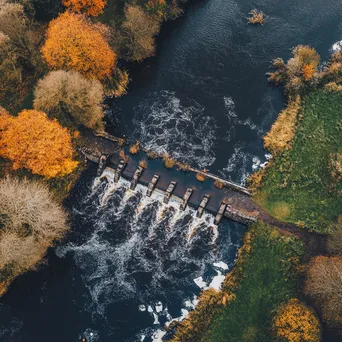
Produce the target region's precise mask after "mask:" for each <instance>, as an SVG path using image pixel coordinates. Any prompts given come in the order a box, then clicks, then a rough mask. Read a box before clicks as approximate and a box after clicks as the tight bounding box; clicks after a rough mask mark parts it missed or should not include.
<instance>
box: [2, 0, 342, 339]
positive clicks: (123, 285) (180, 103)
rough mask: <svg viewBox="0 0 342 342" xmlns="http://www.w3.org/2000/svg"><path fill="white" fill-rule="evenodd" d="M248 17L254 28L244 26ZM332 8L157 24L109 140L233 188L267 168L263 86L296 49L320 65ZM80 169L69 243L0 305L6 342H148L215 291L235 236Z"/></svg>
mask: <svg viewBox="0 0 342 342" xmlns="http://www.w3.org/2000/svg"><path fill="white" fill-rule="evenodd" d="M253 8H258V9H260V10H262V11H263V12H264V13H265V14H266V15H267V21H266V24H265V25H264V26H252V25H248V24H247V19H246V17H247V16H248V12H249V11H250V10H252V9H253ZM341 11H342V2H340V1H336V0H286V1H280V0H256V1H251V0H236V1H233V0H193V1H190V3H189V4H188V5H187V7H186V11H185V14H184V15H183V16H182V17H181V18H179V19H177V20H175V21H172V22H168V23H166V24H164V25H163V27H162V31H161V34H160V36H159V37H158V39H157V44H158V48H157V53H156V56H155V57H153V58H151V59H148V60H147V61H145V62H143V63H141V64H136V65H132V66H129V69H130V76H131V78H132V82H131V83H130V87H129V92H128V94H127V96H125V97H123V98H121V99H117V100H113V101H112V102H111V106H112V110H111V112H110V113H109V121H110V125H108V131H109V132H111V133H114V134H120V135H122V134H125V135H126V136H127V137H128V138H129V139H130V140H131V141H135V140H139V141H141V142H142V143H143V144H144V145H145V146H146V147H148V148H150V149H152V150H156V151H157V152H168V153H169V154H171V155H172V156H173V157H175V158H176V159H178V160H180V161H184V162H187V163H190V164H192V165H193V166H196V167H199V168H207V169H209V170H210V171H211V172H213V173H216V174H218V175H221V176H222V177H225V178H227V179H231V180H233V181H235V182H237V183H241V184H243V183H244V181H245V179H246V177H247V176H248V174H250V173H251V172H252V171H253V170H254V169H256V168H258V167H260V165H261V164H262V163H264V162H265V161H266V160H267V158H266V156H265V151H264V150H263V147H262V141H261V137H262V135H263V134H265V132H267V130H268V129H269V128H270V126H271V124H272V122H273V121H274V120H275V118H276V116H277V113H278V112H279V111H280V110H281V109H282V108H283V106H284V98H283V96H282V95H281V93H280V92H279V90H278V89H273V88H272V87H270V86H268V85H267V81H266V77H265V73H266V72H267V71H268V70H269V69H268V68H269V65H270V61H271V60H272V59H273V58H276V57H283V58H284V59H287V58H288V57H289V55H290V49H291V48H292V47H293V46H295V45H297V44H309V45H311V46H313V47H315V48H316V49H317V50H318V51H319V53H320V54H321V56H322V60H323V61H324V60H326V59H327V57H328V55H329V53H330V49H331V47H332V46H333V44H334V43H335V42H337V41H339V40H341V39H342V25H341V22H340V14H341ZM94 178H95V167H94V166H90V167H89V168H88V170H87V171H86V172H85V173H84V175H83V176H82V178H81V179H80V181H79V183H78V184H77V186H76V187H75V189H74V190H73V192H72V194H71V196H70V198H69V199H68V200H67V201H66V205H67V207H68V209H70V212H71V226H72V230H71V233H70V234H69V235H68V236H67V238H66V239H65V240H64V241H62V242H61V243H60V244H59V245H58V246H57V247H56V248H54V249H53V250H51V251H50V252H49V254H48V257H47V263H46V265H43V266H42V267H40V268H39V270H38V271H37V272H28V273H27V274H25V275H23V276H21V277H19V278H18V279H17V280H16V281H15V282H14V283H13V285H12V286H11V287H10V289H9V291H8V292H7V293H6V294H5V295H4V296H3V297H2V298H1V299H0V340H1V341H6V342H33V341H34V342H46V341H49V342H60V341H63V342H69V341H70V342H72V341H79V340H80V339H81V337H83V336H86V337H87V339H88V341H89V342H95V341H98V342H109V341H111V342H112V341H115V342H116V341H145V342H146V341H151V340H155V341H160V340H161V336H162V335H163V334H164V331H163V326H164V324H165V322H168V321H171V320H172V319H177V318H178V317H181V316H184V315H186V314H187V311H188V310H190V309H191V308H192V307H193V306H194V305H195V304H196V296H197V295H198V294H199V292H200V289H201V288H205V287H208V286H213V287H216V288H218V287H219V285H220V282H221V281H222V279H223V276H224V274H225V273H227V272H228V271H229V269H231V268H232V267H233V265H234V261H235V258H236V255H237V249H238V247H239V246H240V244H241V237H242V235H243V233H244V231H245V229H246V227H244V226H243V225H239V224H236V223H233V222H230V221H228V220H222V222H221V224H220V225H219V226H218V227H215V226H214V225H213V217H212V216H211V215H204V216H203V218H202V219H201V220H198V219H196V218H195V214H194V211H193V210H191V209H188V210H186V211H185V213H180V212H179V210H178V209H177V208H178V204H175V203H174V202H170V205H168V206H162V205H161V204H160V198H159V197H158V195H155V196H154V197H152V198H151V199H147V198H146V197H145V191H146V189H144V188H143V187H141V186H138V187H137V190H136V191H135V192H130V191H128V190H127V187H128V184H127V182H125V181H121V182H120V184H119V186H118V187H117V188H116V189H115V191H112V190H111V189H109V188H108V186H107V185H106V184H104V183H102V184H98V183H97V182H96V181H95V182H94Z"/></svg>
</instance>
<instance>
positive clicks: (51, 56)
mask: <svg viewBox="0 0 342 342" xmlns="http://www.w3.org/2000/svg"><path fill="white" fill-rule="evenodd" d="M41 51H42V55H43V58H44V59H45V61H46V62H47V63H48V64H49V65H50V67H51V68H53V69H64V70H76V71H79V72H80V73H81V74H83V75H84V76H86V77H89V78H98V79H100V80H102V79H104V78H106V77H109V76H110V74H111V72H112V70H113V68H114V66H115V63H116V54H115V53H114V52H113V51H112V50H111V48H110V47H109V45H108V43H107V42H106V40H105V39H104V37H103V36H102V34H101V33H100V32H99V30H97V29H96V27H95V26H94V25H93V24H91V23H90V22H89V21H88V20H86V19H85V18H84V17H83V16H82V15H79V14H75V13H71V12H65V13H63V14H61V15H60V16H59V17H58V18H56V19H54V20H52V21H51V22H50V24H49V27H48V29H47V33H46V41H45V44H44V46H43V47H42V49H41Z"/></svg>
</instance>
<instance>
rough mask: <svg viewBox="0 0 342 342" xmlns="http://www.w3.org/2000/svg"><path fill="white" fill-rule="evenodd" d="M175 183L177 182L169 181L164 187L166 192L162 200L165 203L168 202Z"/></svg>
mask: <svg viewBox="0 0 342 342" xmlns="http://www.w3.org/2000/svg"><path fill="white" fill-rule="evenodd" d="M176 185H177V182H175V181H171V183H170V185H169V186H168V188H167V189H166V192H165V195H164V200H163V202H164V203H165V204H168V203H169V201H170V198H171V196H172V193H173V191H174V190H175V187H176Z"/></svg>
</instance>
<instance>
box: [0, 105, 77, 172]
mask: <svg viewBox="0 0 342 342" xmlns="http://www.w3.org/2000/svg"><path fill="white" fill-rule="evenodd" d="M72 154H73V148H72V144H71V136H70V134H69V132H68V130H67V129H65V128H63V127H61V125H60V124H59V123H58V122H57V121H56V120H49V119H48V117H47V116H46V114H45V113H43V112H39V111H37V110H23V111H22V112H21V113H19V115H18V116H17V117H13V116H11V115H9V114H8V113H6V112H2V113H1V115H0V156H1V157H3V158H6V159H9V160H11V161H12V167H13V169H14V170H17V169H21V168H26V169H28V170H30V171H31V172H32V173H34V174H38V175H42V176H44V177H46V178H51V177H57V176H63V175H66V174H68V173H70V172H72V171H73V170H74V169H75V168H76V166H77V162H76V161H73V160H72Z"/></svg>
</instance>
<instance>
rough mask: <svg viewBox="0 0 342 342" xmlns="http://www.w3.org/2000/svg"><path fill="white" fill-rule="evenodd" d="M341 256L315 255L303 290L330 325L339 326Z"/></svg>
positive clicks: (341, 295)
mask: <svg viewBox="0 0 342 342" xmlns="http://www.w3.org/2000/svg"><path fill="white" fill-rule="evenodd" d="M341 289H342V257H340V256H338V257H326V256H318V257H315V258H314V259H313V260H312V261H311V262H310V265H309V268H308V272H307V281H306V286H305V291H306V293H307V294H308V295H310V296H311V297H312V298H313V299H314V300H315V302H316V304H317V305H318V306H319V307H320V308H321V310H322V316H323V320H324V321H325V322H326V323H327V324H329V325H330V326H341V323H342V320H341V317H342V291H341Z"/></svg>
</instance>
